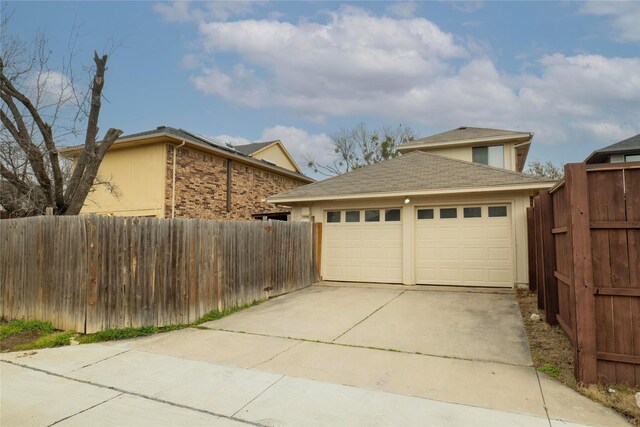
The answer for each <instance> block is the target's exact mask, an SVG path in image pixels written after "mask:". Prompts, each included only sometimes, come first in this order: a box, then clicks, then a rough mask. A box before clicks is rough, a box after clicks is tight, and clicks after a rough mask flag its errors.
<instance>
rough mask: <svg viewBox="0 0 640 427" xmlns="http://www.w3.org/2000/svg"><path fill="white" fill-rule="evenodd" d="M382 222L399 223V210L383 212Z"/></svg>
mask: <svg viewBox="0 0 640 427" xmlns="http://www.w3.org/2000/svg"><path fill="white" fill-rule="evenodd" d="M384 220H385V221H386V222H392V221H400V209H387V210H386V211H384Z"/></svg>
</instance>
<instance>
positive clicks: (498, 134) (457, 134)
mask: <svg viewBox="0 0 640 427" xmlns="http://www.w3.org/2000/svg"><path fill="white" fill-rule="evenodd" d="M527 135H529V136H530V135H532V133H531V132H518V131H513V130H504V129H489V128H475V127H467V126H462V127H459V128H456V129H451V130H448V131H446V132H442V133H438V134H436V135H431V136H427V137H425V138H420V139H416V140H413V141H409V142H406V143H404V144H402V145H400V146H399V147H398V148H399V149H400V150H402V149H405V148H411V147H413V146H420V145H424V144H435V143H440V142H454V141H463V140H468V139H483V138H503V137H510V136H512V137H514V138H517V137H524V136H527Z"/></svg>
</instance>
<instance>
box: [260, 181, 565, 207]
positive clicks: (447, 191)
mask: <svg viewBox="0 0 640 427" xmlns="http://www.w3.org/2000/svg"><path fill="white" fill-rule="evenodd" d="M554 185H556V182H555V181H554V182H539V183H534V184H521V185H504V186H500V185H496V186H492V187H469V188H445V189H438V190H426V191H425V190H422V191H397V192H392V193H359V194H345V195H339V196H336V195H326V196H317V197H300V198H287V197H286V196H284V197H282V198H279V197H277V196H276V197H268V198H267V202H269V203H303V202H316V201H326V200H349V199H380V198H388V197H406V196H433V195H440V194H464V193H492V192H499V191H519V190H543V189H545V188H551V187H553V186H554Z"/></svg>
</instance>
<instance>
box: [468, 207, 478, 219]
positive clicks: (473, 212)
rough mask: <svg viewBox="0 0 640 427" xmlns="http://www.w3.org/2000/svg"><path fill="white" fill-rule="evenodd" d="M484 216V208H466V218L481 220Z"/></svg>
mask: <svg viewBox="0 0 640 427" xmlns="http://www.w3.org/2000/svg"><path fill="white" fill-rule="evenodd" d="M481 216H482V208H480V207H477V208H464V217H465V218H480V217H481Z"/></svg>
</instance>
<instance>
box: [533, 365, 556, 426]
mask: <svg viewBox="0 0 640 427" xmlns="http://www.w3.org/2000/svg"><path fill="white" fill-rule="evenodd" d="M533 370H534V372H535V373H536V379H537V380H538V387H539V388H540V396H541V397H542V407H543V408H544V412H545V414H547V420H549V427H553V426H552V424H551V417H550V416H549V409H547V401H546V400H545V399H544V392H543V391H542V383H540V374H539V373H538V370H537V369H536V368H533Z"/></svg>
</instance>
